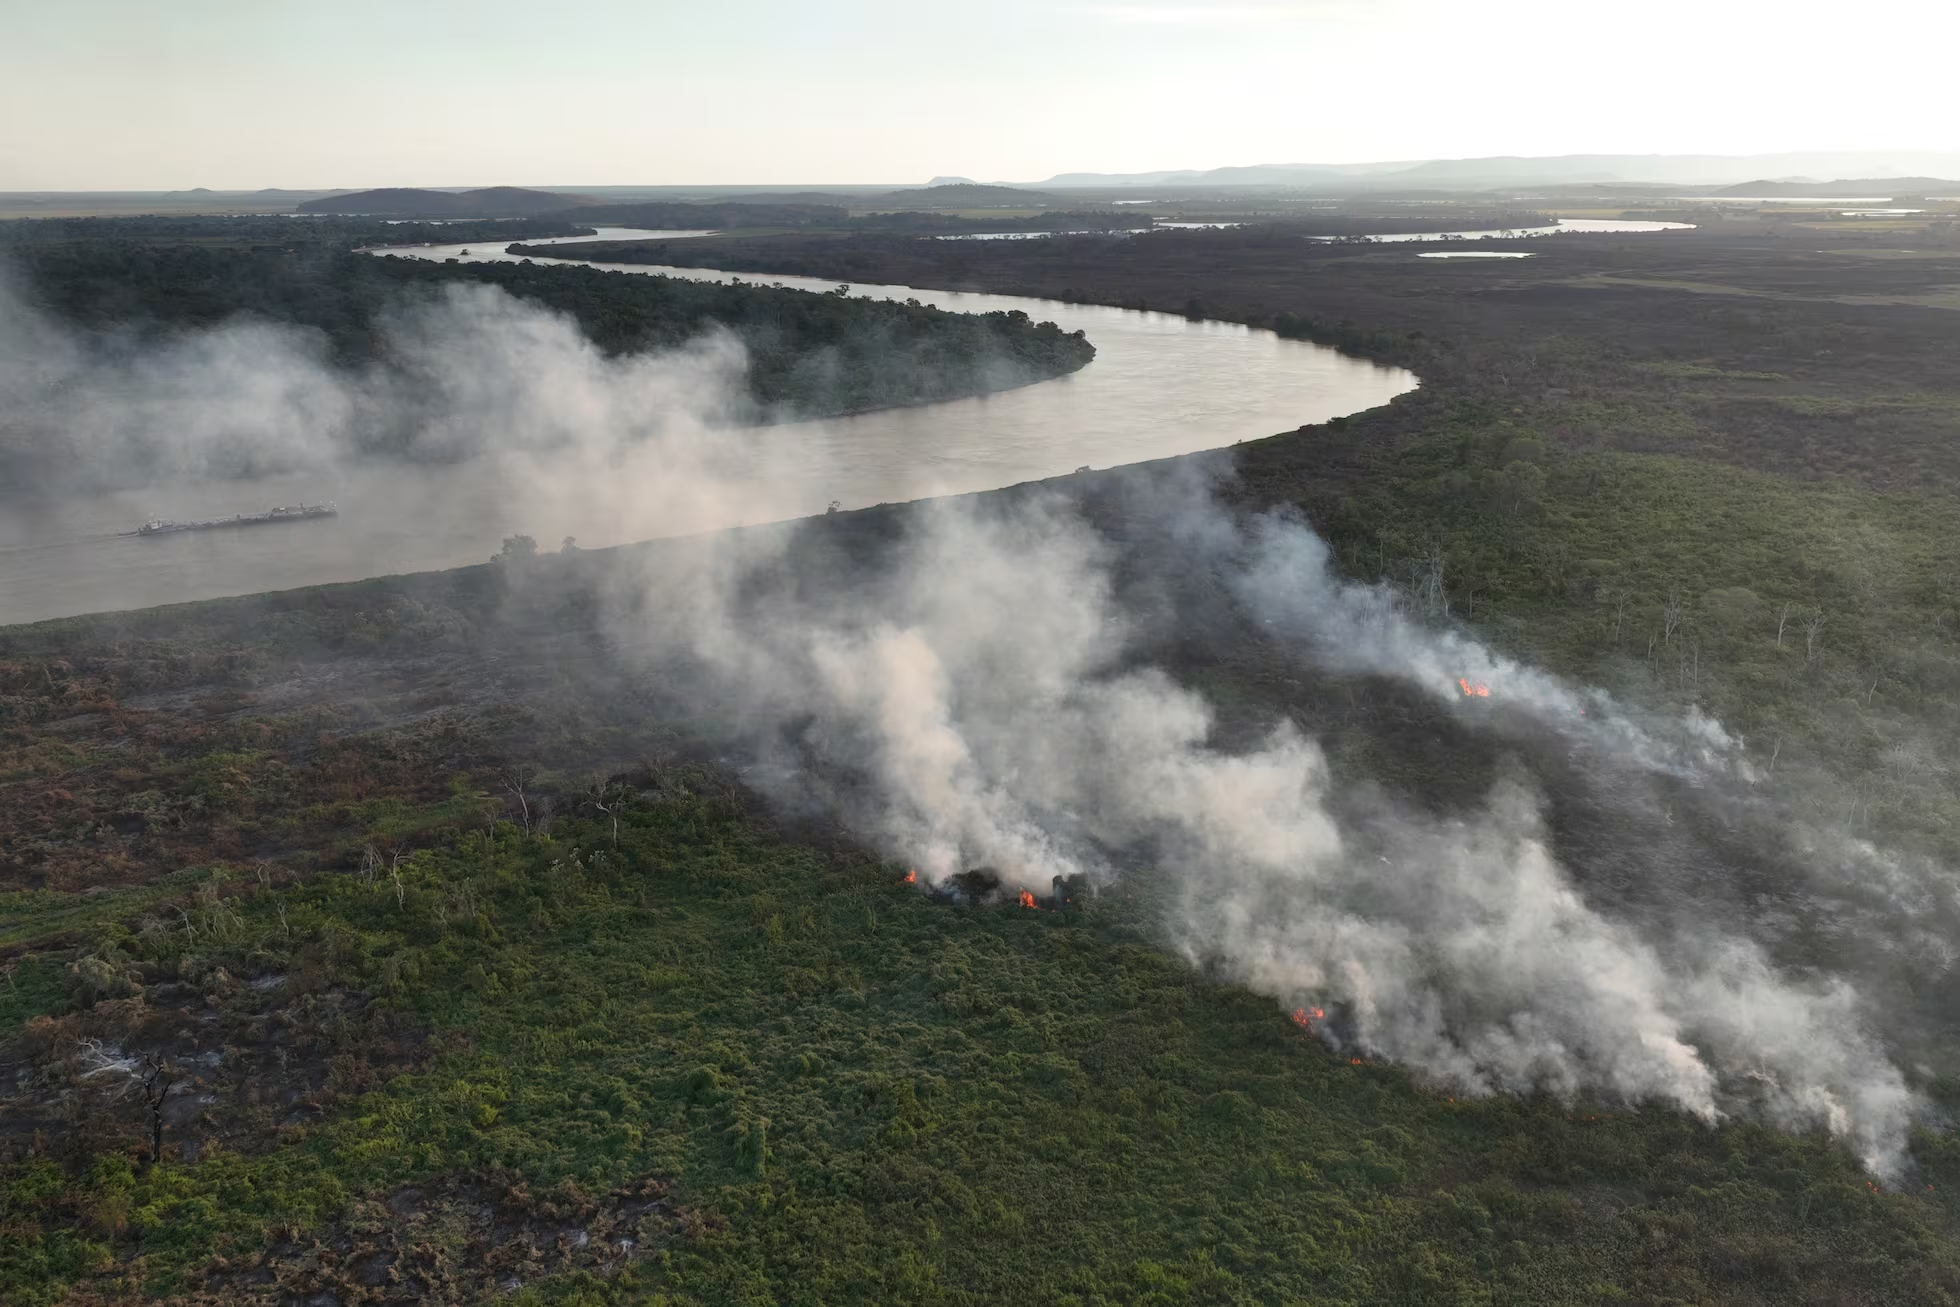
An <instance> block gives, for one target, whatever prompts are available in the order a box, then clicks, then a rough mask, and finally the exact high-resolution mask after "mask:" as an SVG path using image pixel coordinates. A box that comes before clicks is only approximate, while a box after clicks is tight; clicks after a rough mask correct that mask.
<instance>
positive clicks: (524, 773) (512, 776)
mask: <svg viewBox="0 0 1960 1307" xmlns="http://www.w3.org/2000/svg"><path fill="white" fill-rule="evenodd" d="M537 777H538V769H537V768H536V767H533V766H531V765H529V764H528V763H519V764H516V765H514V766H510V767H506V768H504V770H503V771H502V772H500V773H498V779H499V780H501V781H502V782H503V783H504V788H505V789H507V790H509V791H510V792H511V793H512V794H513V795H515V796H516V798H517V810H518V812H519V813H521V814H522V815H523V818H524V833H525V834H526V835H529V834H530V833H531V783H532V782H533V781H535V780H536V779H537Z"/></svg>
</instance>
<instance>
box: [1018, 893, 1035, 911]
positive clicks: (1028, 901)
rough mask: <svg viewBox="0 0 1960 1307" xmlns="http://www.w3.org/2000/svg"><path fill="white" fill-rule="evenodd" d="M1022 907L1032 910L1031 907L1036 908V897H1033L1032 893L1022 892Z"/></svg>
mask: <svg viewBox="0 0 1960 1307" xmlns="http://www.w3.org/2000/svg"><path fill="white" fill-rule="evenodd" d="M1021 906H1022V907H1024V908H1031V907H1033V906H1035V902H1034V895H1032V894H1030V893H1028V892H1027V891H1026V890H1022V891H1021Z"/></svg>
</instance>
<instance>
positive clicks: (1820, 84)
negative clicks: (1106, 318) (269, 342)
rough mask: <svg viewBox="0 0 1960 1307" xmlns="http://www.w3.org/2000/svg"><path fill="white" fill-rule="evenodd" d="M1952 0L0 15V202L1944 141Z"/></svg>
mask: <svg viewBox="0 0 1960 1307" xmlns="http://www.w3.org/2000/svg"><path fill="white" fill-rule="evenodd" d="M1956 50H1960V3H1955V2H1954V0H1886V3H1882V4H1862V5H1860V4H1848V3H1845V2H1844V0H1622V2H1620V3H1605V2H1603V0H1569V2H1568V3H1565V4H1550V3H1535V4H1517V3H1513V4H1509V5H1499V4H1491V3H1472V2H1471V0H1454V2H1451V3H1445V2H1444V0H1216V2H1211V0H1123V2H1121V3H1100V2H1098V0H1083V2H1080V3H1077V2H1074V0H969V2H964V3H947V2H943V0H709V2H706V3H689V4H681V3H673V2H672V0H588V2H587V3H580V4H571V3H566V4H556V5H554V4H543V3H539V2H538V0H527V3H523V4H517V3H512V2H511V0H385V3H384V2H383V0H337V2H335V3H325V2H324V0H177V2H176V3H157V0H60V3H47V0H0V124H4V125H0V190H70V189H75V190H106V189H131V190H152V189H155V190H163V189H181V188H188V187H193V186H208V187H212V188H214V189H251V188H257V187H261V186H286V187H295V188H306V187H328V186H345V187H367V186H393V185H430V186H446V185H457V186H461V185H494V184H503V183H509V184H518V185H554V184H555V185H628V184H639V185H658V184H685V183H715V184H721V183H738V182H758V183H761V182H774V183H823V182H831V183H848V182H886V183H889V182H924V181H925V180H926V179H927V178H928V177H931V176H933V175H935V174H940V173H956V174H964V175H966V176H970V177H975V178H978V179H980V180H983V181H993V180H1008V181H1038V180H1040V179H1042V178H1045V177H1048V176H1050V175H1052V174H1054V173H1057V172H1072V171H1097V172H1122V171H1142V170H1148V169H1158V168H1211V167H1218V166H1221V165H1226V164H1251V163H1300V162H1315V163H1321V162H1359V161H1368V160H1394V159H1429V158H1449V157H1464V156H1480V155H1494V154H1534V155H1536V154H1567V153H1654V152H1666V153H1717V154H1745V153H1764V152H1771V151H1786V150H1788V151H1795V150H1844V149H1877V148H1884V149H1928V150H1953V149H1960V100H1956V96H1960V78H1956V76H1955V73H1954V69H1955V67H1956Z"/></svg>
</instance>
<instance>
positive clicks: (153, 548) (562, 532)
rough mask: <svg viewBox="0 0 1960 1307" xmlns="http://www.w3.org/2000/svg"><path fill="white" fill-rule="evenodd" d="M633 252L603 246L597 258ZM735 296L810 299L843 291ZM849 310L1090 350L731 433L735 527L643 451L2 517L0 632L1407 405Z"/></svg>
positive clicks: (1162, 332)
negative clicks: (745, 485)
mask: <svg viewBox="0 0 1960 1307" xmlns="http://www.w3.org/2000/svg"><path fill="white" fill-rule="evenodd" d="M639 234H643V233H636V232H621V231H603V232H601V234H600V236H598V237H593V238H588V239H604V238H607V237H613V238H617V237H619V236H623V235H639ZM464 249H469V250H470V251H471V253H470V255H469V256H468V257H467V261H470V262H477V261H484V260H501V259H504V258H506V257H507V256H505V255H504V254H503V253H502V250H501V248H500V247H496V248H492V247H486V248H483V249H478V248H476V247H475V246H473V245H465V244H461V243H459V244H457V245H454V246H435V247H423V248H418V249H414V250H402V251H397V253H401V254H407V255H412V256H413V257H419V258H434V259H442V258H452V257H453V258H462V257H464V256H463V255H462V253H461V252H462V251H463V250H464ZM595 266H605V265H595ZM624 270H625V271H630V272H635V273H654V272H658V273H662V274H665V275H672V276H677V277H686V278H690V279H697V280H730V279H732V278H733V277H734V276H735V274H728V273H722V272H715V271H710V270H704V269H677V268H676V269H667V268H650V267H646V266H643V265H634V266H631V267H627V268H624ZM740 279H742V280H748V281H756V280H767V281H771V282H777V283H780V284H783V285H788V286H797V287H802V288H806V289H811V290H830V289H833V288H834V286H835V284H836V283H834V282H828V281H821V280H814V279H810V278H796V277H768V278H762V277H757V276H754V275H750V274H741V275H740ZM851 293H852V294H854V295H873V296H877V297H880V298H891V299H908V298H916V299H919V300H921V301H923V302H925V303H928V304H936V305H938V306H939V307H941V308H946V309H951V310H955V311H959V312H973V313H985V312H991V311H994V310H1000V309H1020V310H1022V311H1023V312H1026V313H1028V314H1029V315H1030V316H1031V317H1033V318H1035V319H1036V320H1037V321H1041V320H1053V321H1055V322H1057V323H1059V324H1060V325H1061V326H1062V328H1063V329H1064V330H1068V331H1074V330H1078V329H1080V330H1082V331H1085V332H1086V333H1087V334H1088V337H1089V339H1090V341H1092V342H1093V343H1094V344H1095V345H1096V347H1097V356H1096V359H1095V361H1094V362H1092V363H1091V364H1090V365H1089V366H1088V367H1086V368H1084V369H1083V370H1081V371H1080V372H1077V373H1074V374H1072V375H1069V376H1066V377H1060V378H1057V379H1054V380H1051V381H1044V382H1039V383H1037V384H1034V385H1031V386H1024V387H1021V388H1019V389H1016V390H1011V391H1004V392H1001V393H998V394H994V395H990V396H985V397H981V398H975V399H965V400H955V401H951V402H948V403H942V404H932V405H926V406H921V407H916V408H906V409H891V410H885V411H881V412H876V413H868V414H863V415H860V416H856V417H850V418H841V419H830V420H826V421H821V422H807V423H791V424H783V425H778V426H774V427H770V428H766V429H763V430H762V431H761V432H759V433H758V432H754V431H748V430H736V431H731V432H730V433H729V439H730V443H731V448H734V449H736V450H737V451H739V452H738V454H737V457H738V458H740V457H748V458H750V460H751V466H752V467H753V472H754V479H755V483H756V485H757V488H758V494H757V496H756V500H755V508H754V510H753V511H749V512H737V513H734V514H732V515H731V514H730V513H729V512H728V510H727V509H726V508H725V507H724V506H715V508H714V509H712V510H709V509H708V508H707V507H706V506H703V509H702V510H701V511H699V512H696V513H693V514H688V515H684V516H679V517H677V516H674V515H673V514H672V513H671V512H660V511H656V510H654V509H653V508H651V507H650V506H649V505H650V503H651V501H654V500H657V499H659V498H661V497H659V496H652V495H648V496H644V497H640V496H636V494H635V493H634V491H635V487H636V486H650V485H652V484H655V483H656V481H657V479H658V478H660V477H661V476H662V475H663V470H662V468H661V467H660V466H659V465H658V464H657V461H656V455H655V454H654V453H653V451H651V450H649V449H643V450H639V451H636V450H634V449H627V450H625V451H623V452H622V453H621V454H620V455H619V456H618V457H617V458H614V459H608V460H607V461H606V462H604V463H603V464H602V465H594V466H591V467H589V468H585V469H581V471H582V472H583V473H584V475H583V476H579V477H571V478H565V477H555V478H552V479H551V482H550V484H549V485H547V484H546V483H545V482H541V481H540V479H539V478H538V477H537V476H536V475H535V470H536V462H535V456H533V457H532V458H525V459H518V458H506V457H501V456H489V457H483V458H478V459H473V460H471V461H469V462H465V463H453V464H419V465H418V464H398V463H392V462H366V463H359V464H353V465H348V466H344V467H339V468H335V469H332V470H330V471H327V472H312V473H298V474H291V475H282V476H275V477H263V478H255V479H249V480H230V481H202V482H192V483H179V484H173V485H166V486H157V487H152V488H149V489H146V490H141V491H125V492H117V493H113V494H99V495H88V496H76V497H69V498H60V499H55V500H50V501H43V502H39V503H32V504H21V505H10V506H9V511H8V512H7V513H5V514H0V623H11V622H25V621H37V620H41V619H45V618H52V617H62V616H70V615H74V614H78V613H87V612H98V611H104V610H110V609H123V608H139V607H149V606H151V605H154V604H165V603H179V602H185V601H189V600H196V599H208V598H215V597H218V596H222V595H236V594H252V593H257V592H260V591H266V590H281V589H289V588H292V587H295V586H303V585H316V584H321V583H325V582H333V581H351V580H357V579H361V578H364V577H370V576H382V575H389V574H393V573H400V572H414V571H425V570H433V569H439V568H446V567H457V566H462V565H465V564H469V563H479V562H482V561H484V559H486V558H487V557H488V556H489V555H491V554H493V553H495V552H496V550H497V548H498V546H499V544H500V542H501V541H502V540H503V538H504V537H506V536H509V535H513V534H519V533H522V534H527V535H531V536H534V537H535V538H536V539H537V540H538V541H539V544H540V547H542V548H546V549H551V548H556V547H557V545H558V543H559V541H560V540H561V539H562V538H563V537H565V536H573V537H576V538H577V540H578V542H579V544H580V545H581V546H582V547H586V548H592V547H599V546H605V545H614V544H622V543H626V542H629V541H633V540H642V539H650V538H654V537H659V536H671V535H684V534H690V533H693V532H697V531H705V530H712V529H715V528H719V527H727V526H737V525H744V524H748V523H751V522H757V521H768V520H779V519H782V518H786V517H795V516H803V515H806V514H812V513H821V512H823V511H824V509H825V508H826V507H827V506H828V505H829V504H831V503H832V502H837V503H840V504H841V505H842V506H843V507H845V508H857V507H863V506H867V505H870V504H877V503H885V502H897V501H904V500H912V499H919V498H925V497H929V496H934V495H947V494H963V493H969V492H973V491H980V490H989V489H994V488H997V487H1001V486H1008V485H1015V484H1018V483H1020V482H1024V481H1031V480H1038V479H1041V478H1045V477H1051V476H1058V475H1061V474H1064V473H1067V472H1072V471H1074V470H1075V469H1076V468H1078V467H1081V466H1084V465H1088V466H1092V467H1097V468H1107V467H1112V466H1118V465H1121V464H1126V463H1136V462H1143V461H1146V460H1149V459H1156V458H1166V457H1170V456H1174V455H1178V454H1188V453H1192V452H1195V451H1198V450H1204V449H1214V448H1219V447H1222V446H1226V445H1231V444H1234V443H1236V442H1238V441H1241V440H1249V439H1258V438H1261V437H1264V436H1269V435H1273V434H1275V433H1277V432H1280V431H1284V430H1289V429H1291V428H1294V427H1298V426H1301V425H1303V424H1307V423H1314V422H1322V421H1325V420H1327V419H1328V418H1331V417H1335V416H1338V415H1341V414H1345V413H1353V412H1358V411H1360V410H1363V409H1368V408H1373V407H1376V406H1377V405H1380V404H1384V403H1386V402H1387V401H1388V400H1389V399H1391V398H1393V397H1394V396H1395V395H1397V394H1400V393H1402V392H1404V391H1406V390H1409V389H1411V388H1413V387H1414V386H1415V385H1416V384H1417V378H1416V377H1415V376H1414V375H1413V374H1412V373H1409V372H1407V371H1404V370H1401V369H1395V368H1383V367H1379V366H1377V365H1375V364H1372V363H1367V362H1363V361H1359V360H1355V359H1351V358H1347V357H1345V356H1343V355H1341V354H1339V353H1337V352H1336V351H1334V350H1331V349H1327V348H1324V347H1322V346H1317V345H1310V344H1305V343H1303V342H1299V341H1289V340H1282V339H1281V338H1279V337H1278V336H1276V335H1274V334H1273V333H1271V332H1269V331H1260V330H1254V329H1252V328H1248V327H1243V326H1239V325H1236V324H1232V323H1222V322H1190V321H1187V320H1185V319H1184V318H1181V317H1177V316H1174V315H1170V314H1161V313H1140V312H1135V311H1131V310H1126V309H1113V308H1104V307H1098V306H1085V305H1072V304H1062V303H1059V302H1054V301H1047V300H1030V299H1020V298H1015V297H1009V296H998V295H973V294H959V293H953V292H946V291H929V290H919V289H915V288H912V287H907V286H870V285H854V286H853V287H852V288H851ZM560 470H562V469H560ZM765 487H766V491H767V493H763V491H764V489H765ZM328 500H331V501H334V502H336V503H337V504H338V506H339V508H340V517H339V518H337V519H333V520H326V521H315V522H298V523H289V524H276V525H269V526H260V527H251V528H245V529H239V530H218V531H200V532H189V533H185V534H181V535H168V536H161V537H152V538H144V539H138V538H133V537H120V536H118V535H117V534H116V533H117V532H118V531H130V530H133V529H134V528H135V527H136V526H137V525H138V524H140V523H141V522H143V521H145V520H147V519H148V518H150V517H152V516H159V517H169V518H177V519H190V518H215V517H228V516H231V515H233V514H236V513H251V512H260V511H263V510H264V509H266V508H269V507H271V506H273V505H276V504H297V503H300V502H302V501H303V502H306V503H320V502H323V501H328Z"/></svg>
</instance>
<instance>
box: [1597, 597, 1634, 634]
mask: <svg viewBox="0 0 1960 1307" xmlns="http://www.w3.org/2000/svg"><path fill="white" fill-rule="evenodd" d="M1604 597H1605V598H1606V599H1608V600H1610V601H1611V602H1612V604H1613V643H1614V644H1618V643H1619V642H1620V632H1621V631H1623V630H1625V629H1626V621H1627V604H1628V602H1629V601H1631V599H1632V598H1633V596H1632V595H1631V594H1630V593H1629V592H1628V591H1627V589H1626V588H1625V587H1624V586H1620V587H1617V588H1615V589H1613V590H1611V591H1609V592H1607V594H1606V595H1605V596H1604Z"/></svg>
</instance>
